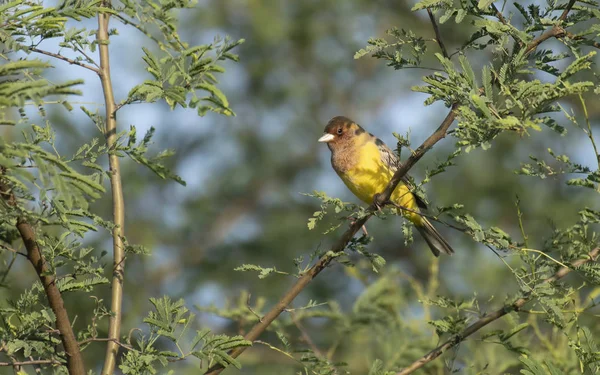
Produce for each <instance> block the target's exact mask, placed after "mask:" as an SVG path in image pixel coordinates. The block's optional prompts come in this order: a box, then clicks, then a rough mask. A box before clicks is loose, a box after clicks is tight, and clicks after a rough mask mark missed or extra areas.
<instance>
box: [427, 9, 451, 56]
mask: <svg viewBox="0 0 600 375" xmlns="http://www.w3.org/2000/svg"><path fill="white" fill-rule="evenodd" d="M427 14H428V15H429V19H430V20H431V25H432V26H433V31H434V32H435V40H436V41H437V43H438V45H439V46H440V49H441V50H442V54H443V55H444V57H445V58H447V59H448V58H449V57H448V51H447V50H446V46H445V45H444V42H442V35H441V34H440V29H439V27H438V24H437V22H435V16H434V15H433V12H432V11H431V9H429V8H427Z"/></svg>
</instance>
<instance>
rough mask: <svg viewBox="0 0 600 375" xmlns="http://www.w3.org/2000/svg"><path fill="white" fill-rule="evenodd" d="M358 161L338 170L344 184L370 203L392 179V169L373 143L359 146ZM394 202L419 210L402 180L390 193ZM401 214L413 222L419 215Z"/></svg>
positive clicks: (419, 218) (359, 197)
mask: <svg viewBox="0 0 600 375" xmlns="http://www.w3.org/2000/svg"><path fill="white" fill-rule="evenodd" d="M359 160H360V162H359V163H357V165H356V166H355V167H354V168H351V169H349V170H347V171H344V172H338V174H339V176H340V177H341V179H342V181H344V184H346V186H347V187H348V189H350V191H352V193H354V195H356V196H357V197H358V199H360V200H362V201H363V202H365V203H368V204H372V203H373V197H374V196H375V194H378V193H381V192H383V190H385V188H386V187H387V184H388V183H389V182H390V180H391V179H392V176H393V173H392V171H391V170H390V169H389V168H388V167H387V166H386V165H385V164H384V163H383V162H382V161H381V156H380V154H379V150H378V148H377V146H376V145H375V144H367V145H364V146H362V147H361V148H360V159H359ZM391 200H392V201H393V202H394V203H396V204H397V205H399V206H402V207H406V208H408V209H410V210H413V211H417V212H418V211H419V208H418V206H417V202H416V200H415V197H414V196H413V194H412V193H411V192H410V190H409V189H408V188H407V187H406V185H404V184H403V183H402V182H401V183H400V184H398V186H397V187H396V190H394V193H393V194H392V199H391ZM403 214H404V215H405V216H406V217H407V218H408V219H409V220H410V221H412V222H414V223H415V224H418V223H419V222H420V221H421V217H420V216H419V215H417V214H415V213H411V212H408V211H404V212H403Z"/></svg>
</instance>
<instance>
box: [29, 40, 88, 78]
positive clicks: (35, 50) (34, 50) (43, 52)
mask: <svg viewBox="0 0 600 375" xmlns="http://www.w3.org/2000/svg"><path fill="white" fill-rule="evenodd" d="M29 50H30V51H32V52H36V53H39V54H41V55H46V56H50V57H54V58H56V59H59V60H62V61H66V62H68V63H69V64H73V65H78V66H81V67H82V68H86V69H89V70H91V71H92V72H95V73H96V74H100V70H98V68H96V67H94V66H91V65H88V64H85V63H82V62H81V61H76V60H73V59H70V58H68V57H65V56H63V55H59V54H58V53H54V52H49V51H44V50H42V49H39V48H35V47H31V48H29Z"/></svg>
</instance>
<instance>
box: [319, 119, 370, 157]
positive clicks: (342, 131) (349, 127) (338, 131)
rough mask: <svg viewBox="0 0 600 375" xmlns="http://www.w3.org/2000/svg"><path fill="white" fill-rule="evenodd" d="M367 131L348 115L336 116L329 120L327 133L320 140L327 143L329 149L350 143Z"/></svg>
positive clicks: (326, 128)
mask: <svg viewBox="0 0 600 375" xmlns="http://www.w3.org/2000/svg"><path fill="white" fill-rule="evenodd" d="M364 132H365V130H364V129H363V128H361V127H360V125H358V124H357V123H355V122H354V121H352V120H350V119H349V118H348V117H344V116H336V117H334V118H332V119H331V120H329V122H328V123H327V126H326V127H325V134H323V136H322V137H321V138H319V142H325V143H327V146H329V149H333V148H334V147H339V146H342V145H345V144H349V143H350V142H351V141H352V140H354V137H356V136H357V135H361V134H363V133H364Z"/></svg>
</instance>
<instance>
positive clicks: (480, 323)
mask: <svg viewBox="0 0 600 375" xmlns="http://www.w3.org/2000/svg"><path fill="white" fill-rule="evenodd" d="M599 253H600V247H597V248H595V249H593V250H592V251H590V253H589V254H588V256H589V258H585V259H579V260H576V261H575V262H573V263H572V264H571V268H568V267H561V268H560V269H559V270H558V271H557V272H556V273H555V274H554V275H552V276H551V277H549V278H547V279H545V280H544V281H543V282H542V284H548V283H553V282H555V281H557V280H560V279H562V278H563V277H565V276H566V275H567V274H568V273H569V272H571V270H572V269H574V268H577V267H580V266H582V265H583V264H585V263H587V262H589V261H592V260H595V259H596V258H597V257H598V254H599ZM531 297H532V294H531V293H528V294H526V295H525V296H524V297H521V298H519V299H517V300H516V301H515V302H513V303H512V304H510V305H505V306H503V307H501V308H500V309H498V310H496V311H494V312H492V313H491V314H488V315H485V316H484V317H482V318H480V319H479V320H477V321H476V322H475V323H473V324H471V325H470V326H469V327H467V328H466V329H465V330H463V331H462V332H461V333H459V334H457V335H455V336H453V337H452V338H450V339H449V340H448V341H446V342H445V343H443V344H442V345H440V346H438V347H437V348H435V349H433V350H432V351H430V352H429V353H427V354H425V355H424V356H423V357H421V358H419V359H418V360H417V361H415V362H413V363H412V364H410V365H409V366H408V367H406V368H404V369H402V371H400V372H398V373H396V375H408V374H412V373H413V372H415V371H416V370H418V369H420V368H421V367H423V366H425V365H426V364H427V363H429V362H431V361H433V360H434V359H436V358H437V357H439V356H440V355H442V354H443V353H444V352H446V351H448V350H449V349H451V348H453V347H454V346H456V345H458V344H459V343H461V342H462V341H464V340H465V339H466V338H467V337H469V336H471V335H472V334H473V333H475V332H477V331H479V330H480V329H481V328H483V327H485V326H486V325H488V324H490V323H491V322H493V321H495V320H498V319H500V318H501V317H503V316H504V315H506V314H509V313H511V312H513V311H519V309H521V307H523V306H524V305H525V304H526V303H527V302H529V301H530V299H531Z"/></svg>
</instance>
